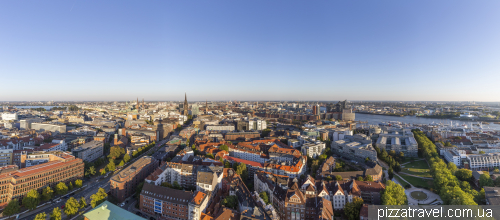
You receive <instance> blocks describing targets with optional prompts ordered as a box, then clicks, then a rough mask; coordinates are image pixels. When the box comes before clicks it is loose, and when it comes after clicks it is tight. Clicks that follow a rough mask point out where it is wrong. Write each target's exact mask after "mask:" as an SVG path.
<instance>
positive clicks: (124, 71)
mask: <svg viewBox="0 0 500 220" xmlns="http://www.w3.org/2000/svg"><path fill="white" fill-rule="evenodd" d="M499 8H500V1H470V0H443V1H430V0H422V1H394V0H380V1H370V0H364V1H363V0H359V1H301V0H297V1H293V0H290V1H284V0H276V1H268V0H252V1H228V0H218V1H104V2H103V1H93V2H89V1H75V0H73V1H51V0H45V1H30V2H26V1H0V27H1V34H0V76H2V84H1V86H0V101H14V100H54V101H65V100H76V101H81V100H97V101H112V100H135V99H136V98H137V97H139V99H140V100H142V98H144V99H145V100H183V99H184V92H187V96H188V100H190V101H193V100H199V101H201V100H206V99H208V100H262V101H263V100H325V101H338V100H344V99H347V100H388V101H391V100H403V101H419V100H428V101H438V100H449V101H477V102H479V101H500V86H498V83H499V82H500V41H499V40H498V39H500V28H499V27H500V13H498V12H499V10H498V9H499Z"/></svg>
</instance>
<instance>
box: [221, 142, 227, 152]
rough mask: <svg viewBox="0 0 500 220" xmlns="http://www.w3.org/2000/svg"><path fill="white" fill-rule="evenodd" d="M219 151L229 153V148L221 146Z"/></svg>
mask: <svg viewBox="0 0 500 220" xmlns="http://www.w3.org/2000/svg"><path fill="white" fill-rule="evenodd" d="M219 150H223V151H226V152H229V147H228V146H227V145H225V144H223V145H221V146H220V147H219Z"/></svg>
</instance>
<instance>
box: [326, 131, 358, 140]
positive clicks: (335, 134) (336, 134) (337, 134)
mask: <svg viewBox="0 0 500 220" xmlns="http://www.w3.org/2000/svg"><path fill="white" fill-rule="evenodd" d="M328 130H329V131H330V135H331V137H330V140H332V141H338V140H343V139H344V137H345V136H346V135H352V134H353V133H352V131H351V130H350V129H349V128H334V129H328Z"/></svg>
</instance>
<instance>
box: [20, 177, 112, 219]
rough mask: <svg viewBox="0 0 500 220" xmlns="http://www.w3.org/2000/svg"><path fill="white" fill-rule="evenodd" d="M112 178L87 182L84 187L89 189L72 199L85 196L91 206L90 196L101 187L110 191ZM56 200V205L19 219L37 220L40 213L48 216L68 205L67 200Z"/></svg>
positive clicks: (45, 207)
mask: <svg viewBox="0 0 500 220" xmlns="http://www.w3.org/2000/svg"><path fill="white" fill-rule="evenodd" d="M110 178H111V175H110V176H108V177H107V178H103V179H100V180H98V181H97V182H96V180H95V179H91V180H89V181H87V182H86V183H84V185H85V184H87V187H85V188H84V189H83V190H81V191H79V192H77V193H75V195H73V196H71V197H74V198H75V199H80V198H81V197H82V196H84V197H85V200H87V204H90V196H91V195H92V194H95V193H96V192H97V191H98V190H99V187H102V188H104V189H105V190H106V191H108V190H109V179H110ZM56 200H57V199H56V198H54V200H53V201H54V203H52V204H50V205H46V206H44V207H40V208H39V209H37V210H34V211H31V212H27V213H24V214H22V215H20V216H19V219H26V220H32V219H34V218H35V216H36V215H37V214H38V213H41V212H45V213H47V214H50V213H51V212H52V210H53V209H54V208H55V207H61V206H62V205H64V204H66V200H67V199H63V198H62V197H61V201H60V202H55V201H56Z"/></svg>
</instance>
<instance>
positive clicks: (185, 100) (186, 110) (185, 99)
mask: <svg viewBox="0 0 500 220" xmlns="http://www.w3.org/2000/svg"><path fill="white" fill-rule="evenodd" d="M184 115H185V116H187V115H188V100H187V95H186V93H184Z"/></svg>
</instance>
